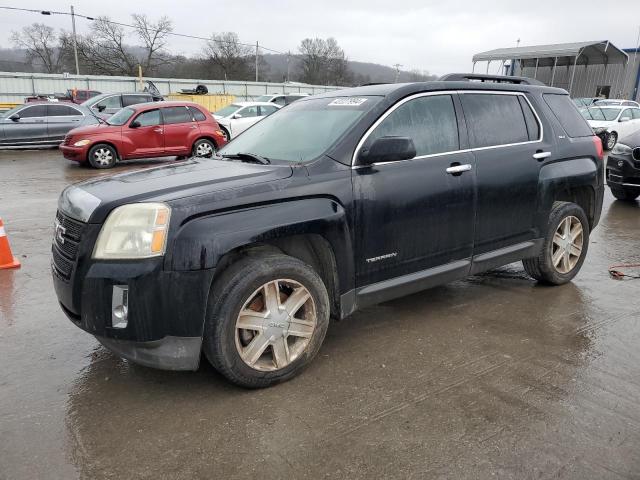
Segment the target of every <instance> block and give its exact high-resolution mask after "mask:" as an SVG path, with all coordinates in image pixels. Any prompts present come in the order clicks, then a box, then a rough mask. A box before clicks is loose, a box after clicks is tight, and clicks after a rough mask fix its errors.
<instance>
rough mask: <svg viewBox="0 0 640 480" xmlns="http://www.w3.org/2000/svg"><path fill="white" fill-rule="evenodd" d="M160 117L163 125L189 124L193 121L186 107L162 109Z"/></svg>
mask: <svg viewBox="0 0 640 480" xmlns="http://www.w3.org/2000/svg"><path fill="white" fill-rule="evenodd" d="M162 117H163V118H164V124H165V125H170V124H172V123H191V122H192V121H193V119H192V118H191V114H190V113H189V110H187V107H167V108H163V109H162Z"/></svg>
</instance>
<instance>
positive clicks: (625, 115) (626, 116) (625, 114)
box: [620, 108, 632, 120]
mask: <svg viewBox="0 0 640 480" xmlns="http://www.w3.org/2000/svg"><path fill="white" fill-rule="evenodd" d="M631 118H632V115H631V109H630V108H627V109H625V111H624V112H622V115H620V120H631Z"/></svg>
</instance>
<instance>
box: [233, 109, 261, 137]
mask: <svg viewBox="0 0 640 480" xmlns="http://www.w3.org/2000/svg"><path fill="white" fill-rule="evenodd" d="M261 119H262V117H260V116H259V112H258V106H257V105H254V106H252V107H244V108H243V109H241V110H238V111H237V112H236V113H235V114H234V115H233V117H231V137H232V138H235V137H237V136H238V135H239V134H241V133H242V132H244V131H245V130H246V129H247V128H249V127H250V126H251V125H253V124H254V123H256V122H258V121H260V120H261Z"/></svg>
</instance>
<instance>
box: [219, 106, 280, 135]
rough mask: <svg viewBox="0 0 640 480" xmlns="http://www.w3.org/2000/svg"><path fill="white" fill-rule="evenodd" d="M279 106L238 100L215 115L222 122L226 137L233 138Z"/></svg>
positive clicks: (221, 127)
mask: <svg viewBox="0 0 640 480" xmlns="http://www.w3.org/2000/svg"><path fill="white" fill-rule="evenodd" d="M279 108H280V106H278V105H275V104H273V103H267V102H236V103H232V104H231V105H227V106H226V107H224V108H222V109H220V110H218V111H217V112H214V114H213V117H214V118H215V119H216V121H217V122H218V123H219V124H220V129H221V130H222V131H223V132H224V134H225V138H226V139H227V140H231V138H235V137H237V136H238V135H240V134H241V133H242V132H244V131H245V130H246V129H247V128H249V127H250V126H251V125H254V124H255V123H258V122H259V121H260V120H262V119H263V118H264V117H266V116H268V115H271V114H272V113H274V112H276V111H277V110H278V109H279Z"/></svg>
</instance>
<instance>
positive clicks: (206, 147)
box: [196, 142, 213, 157]
mask: <svg viewBox="0 0 640 480" xmlns="http://www.w3.org/2000/svg"><path fill="white" fill-rule="evenodd" d="M212 154H213V147H212V146H211V144H210V143H209V142H202V143H199V144H198V146H197V147H196V156H197V157H210V156H211V155H212Z"/></svg>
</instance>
